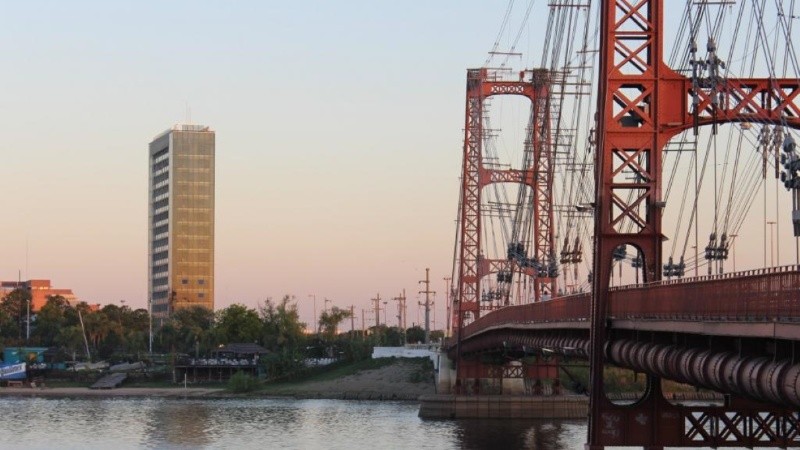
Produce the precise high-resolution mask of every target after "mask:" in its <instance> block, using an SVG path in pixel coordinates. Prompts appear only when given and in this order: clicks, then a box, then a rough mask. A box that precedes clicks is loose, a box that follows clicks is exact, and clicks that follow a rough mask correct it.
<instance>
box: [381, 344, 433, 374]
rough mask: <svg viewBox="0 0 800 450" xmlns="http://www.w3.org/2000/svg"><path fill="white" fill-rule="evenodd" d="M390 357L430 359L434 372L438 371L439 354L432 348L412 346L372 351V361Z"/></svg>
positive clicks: (382, 348)
mask: <svg viewBox="0 0 800 450" xmlns="http://www.w3.org/2000/svg"><path fill="white" fill-rule="evenodd" d="M391 357H395V358H430V359H431V361H433V368H434V370H439V352H438V351H437V349H435V348H433V347H428V346H419V345H414V346H406V347H375V348H374V349H373V350H372V359H375V358H391Z"/></svg>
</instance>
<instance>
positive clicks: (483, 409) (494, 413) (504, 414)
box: [419, 395, 589, 419]
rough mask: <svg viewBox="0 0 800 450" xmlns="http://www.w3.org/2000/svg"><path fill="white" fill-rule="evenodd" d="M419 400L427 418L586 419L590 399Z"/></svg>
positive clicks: (496, 397)
mask: <svg viewBox="0 0 800 450" xmlns="http://www.w3.org/2000/svg"><path fill="white" fill-rule="evenodd" d="M419 401H420V406H419V416H420V417H422V418H424V419H586V417H587V415H588V413H589V399H588V397H585V396H580V395H560V396H548V397H530V396H510V395H508V396H503V395H475V396H464V395H423V396H422V397H420V399H419Z"/></svg>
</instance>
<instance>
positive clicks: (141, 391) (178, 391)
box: [0, 386, 231, 398]
mask: <svg viewBox="0 0 800 450" xmlns="http://www.w3.org/2000/svg"><path fill="white" fill-rule="evenodd" d="M230 395H231V394H230V393H229V392H228V391H227V390H225V389H224V388H213V389H211V388H184V387H182V386H181V387H167V388H148V387H129V388H128V387H121V388H116V389H89V388H88V387H55V388H30V387H3V388H0V397H55V398H69V397H158V398H186V397H205V398H210V397H227V396H230Z"/></svg>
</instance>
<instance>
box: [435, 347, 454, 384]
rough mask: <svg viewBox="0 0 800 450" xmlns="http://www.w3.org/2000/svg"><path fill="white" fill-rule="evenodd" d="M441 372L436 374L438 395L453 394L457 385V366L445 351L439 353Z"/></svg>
mask: <svg viewBox="0 0 800 450" xmlns="http://www.w3.org/2000/svg"><path fill="white" fill-rule="evenodd" d="M438 358H439V364H438V366H439V371H438V372H437V374H436V393H437V394H453V393H455V390H454V386H455V383H456V364H455V362H454V361H453V360H452V359H450V357H449V356H448V355H447V352H445V351H439V355H438Z"/></svg>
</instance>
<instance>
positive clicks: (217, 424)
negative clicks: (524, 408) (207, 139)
mask: <svg viewBox="0 0 800 450" xmlns="http://www.w3.org/2000/svg"><path fill="white" fill-rule="evenodd" d="M417 409H418V406H417V405H416V404H414V403H394V402H366V401H365V402H358V401H339V400H288V399H287V400H283V399H279V400H271V399H252V400H250V399H230V400H205V399H202V400H201V399H187V400H179V399H131V398H124V399H47V398H9V397H6V398H0V418H1V419H2V420H0V448H2V449H7V448H9V449H15V448H24V449H73V448H74V449H78V448H80V449H84V448H91V449H100V448H102V449H113V450H120V449H127V448H176V449H184V448H186V449H188V448H231V449H240V448H261V449H272V448H274V449H295V448H296V449H348V450H354V449H392V448H397V449H404V448H408V449H427V448H431V449H448V448H463V449H483V448H487V449H515V448H527V449H579V448H583V443H584V441H585V439H586V424H585V423H584V422H579V421H543V422H535V421H508V420H491V421H475V420H469V421H466V420H465V421H430V420H421V419H419V418H418V417H417Z"/></svg>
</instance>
